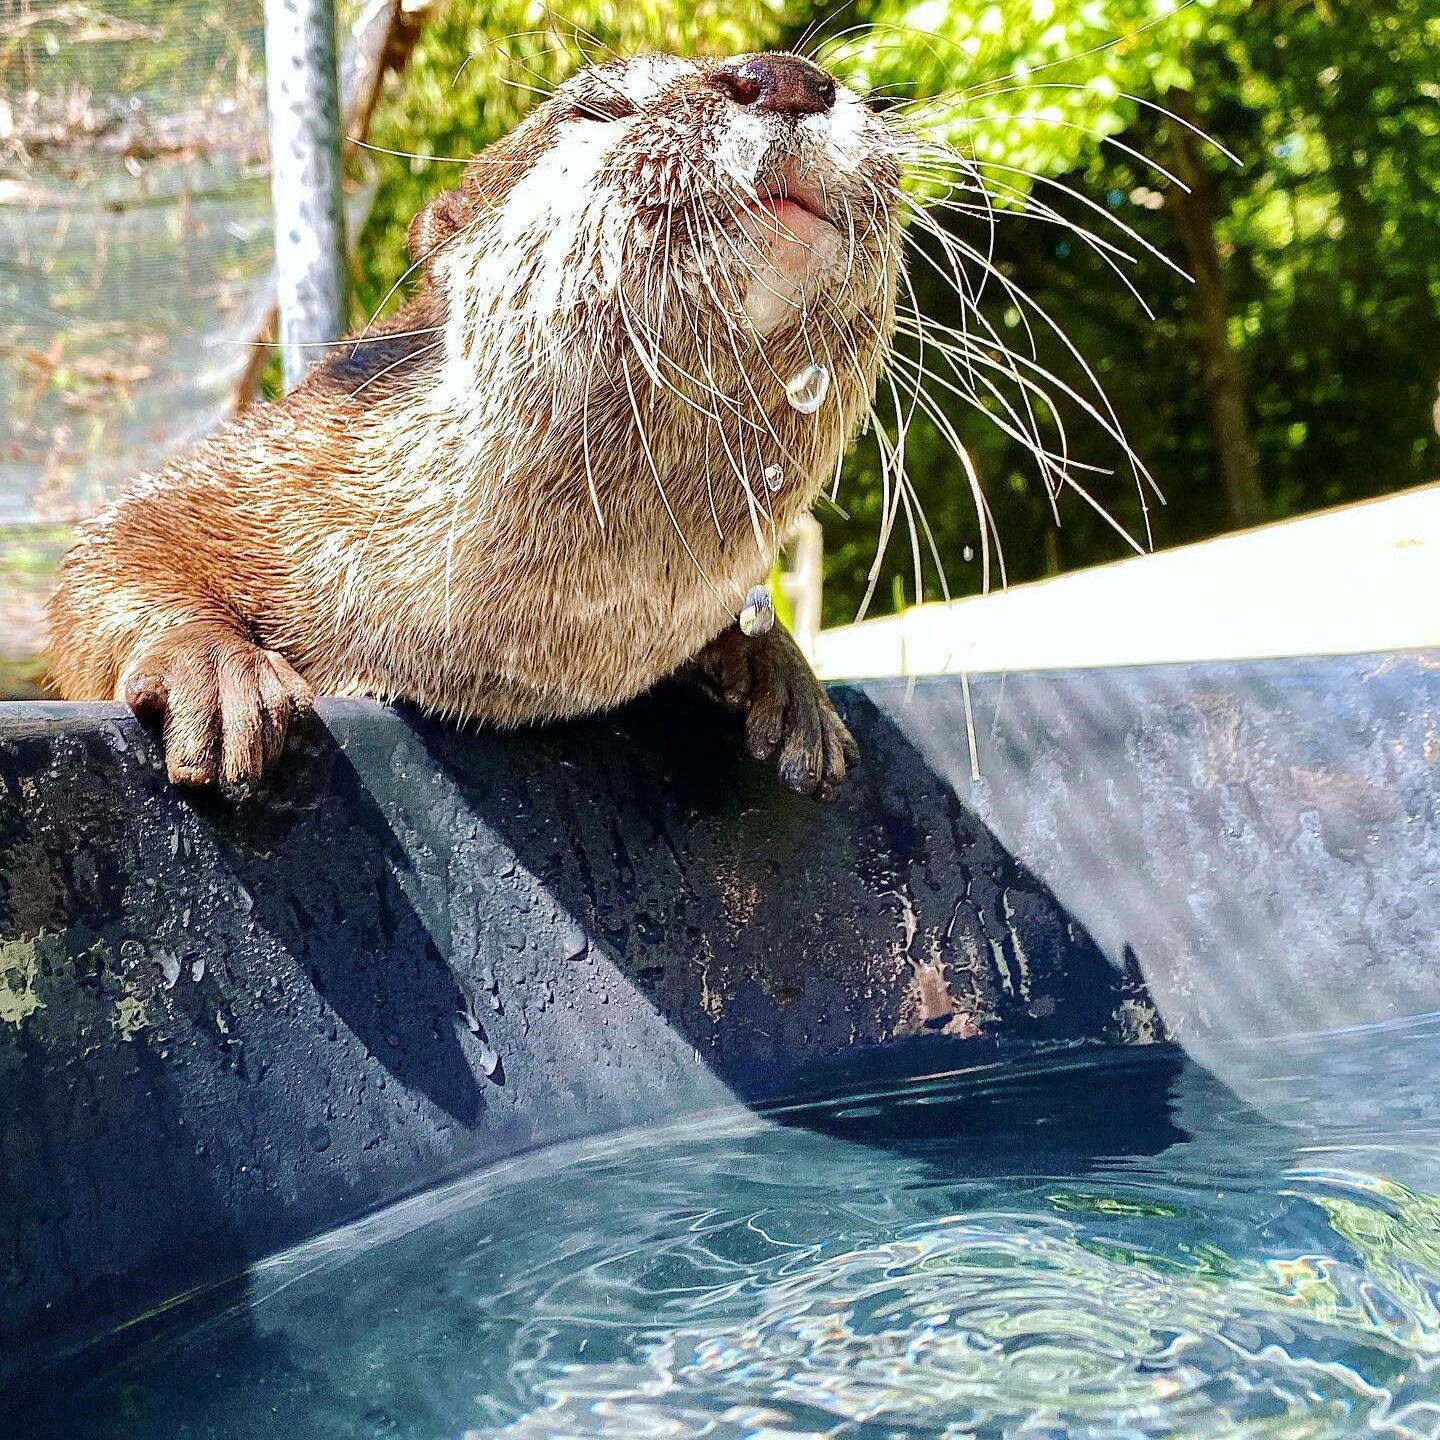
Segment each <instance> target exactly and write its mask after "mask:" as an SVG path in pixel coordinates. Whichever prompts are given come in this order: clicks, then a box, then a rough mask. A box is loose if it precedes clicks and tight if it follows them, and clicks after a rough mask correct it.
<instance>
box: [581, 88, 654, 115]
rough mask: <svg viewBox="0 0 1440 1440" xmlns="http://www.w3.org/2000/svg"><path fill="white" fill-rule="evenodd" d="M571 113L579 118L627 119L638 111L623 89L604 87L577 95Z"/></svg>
mask: <svg viewBox="0 0 1440 1440" xmlns="http://www.w3.org/2000/svg"><path fill="white" fill-rule="evenodd" d="M571 113H572V114H573V115H574V116H575V118H576V119H579V120H628V119H630V117H631V116H632V115H638V114H639V113H640V111H639V108H638V107H637V106H636V104H635V102H634V101H633V100H632V99H631V98H630V97H629V96H628V95H627V94H625V92H624V91H623V90H614V89H609V88H605V89H598V90H591V91H589V92H588V93H587V94H584V95H577V96H576V97H575V103H574V106H573V107H572V110H571Z"/></svg>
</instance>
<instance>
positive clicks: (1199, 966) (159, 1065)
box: [0, 654, 1440, 1395]
mask: <svg viewBox="0 0 1440 1440" xmlns="http://www.w3.org/2000/svg"><path fill="white" fill-rule="evenodd" d="M969 695H970V703H969V704H968V706H967V703H966V699H965V696H964V693H963V690H962V685H961V682H960V680H959V679H958V677H957V678H943V679H932V680H920V681H918V682H906V681H903V680H901V681H883V682H876V683H872V684H867V685H863V686H857V687H848V688H842V689H839V690H837V692H836V699H837V702H838V704H839V705H840V707H841V708H842V710H843V711H844V713H845V715H846V717H847V719H848V720H849V722H850V724H851V726H852V728H853V729H854V731H855V733H856V735H857V737H858V739H859V741H860V744H861V748H862V750H863V752H864V757H865V758H864V763H863V766H862V768H861V769H860V771H859V773H858V774H857V775H856V776H855V778H854V780H853V782H852V783H851V784H849V786H848V788H847V789H846V791H845V793H844V795H843V797H842V798H841V799H840V800H839V801H838V802H836V803H835V804H834V805H832V806H829V807H822V806H817V805H815V804H813V803H812V802H809V801H806V800H802V799H799V798H796V797H794V796H791V795H789V794H787V793H786V792H784V791H783V790H781V789H780V788H779V786H778V784H777V783H776V782H775V781H774V780H773V778H772V777H771V775H770V773H769V772H768V770H767V769H766V768H765V767H763V766H759V765H755V764H753V763H752V762H749V761H748V760H746V759H744V758H742V757H741V755H740V753H739V747H738V746H737V743H736V737H735V733H734V728H733V726H732V724H731V723H730V721H729V720H728V719H726V718H724V717H722V716H720V715H719V714H717V713H715V712H713V711H712V710H711V709H709V708H708V707H706V706H704V705H703V704H702V703H700V702H698V701H696V700H694V699H692V698H690V697H688V696H686V695H683V694H679V693H675V694H661V695H657V696H655V697H653V698H651V699H649V700H647V701H646V702H644V703H643V704H640V705H637V706H635V707H633V708H632V709H630V710H629V711H627V712H624V713H623V714H620V715H616V716H613V717H608V718H605V719H601V720H597V721H594V722H591V723H587V724H583V725H574V726H565V727H557V728H553V729H549V730H545V731H543V732H536V733H533V734H527V735H521V736H512V737H496V736H493V735H473V734H462V733H457V732H454V731H452V730H450V729H447V728H445V727H442V726H439V725H436V724H433V723H430V722H428V721H424V720H421V719H418V718H416V717H415V716H413V715H408V714H405V713H402V712H397V711H394V710H387V709H382V708H380V707H378V706H375V705H372V704H368V703H360V702H343V701H336V702H330V703H327V704H323V705H322V706H321V707H320V712H319V719H318V721H317V723H316V724H315V726H314V727H313V731H312V732H311V733H310V734H308V735H307V736H306V737H304V739H303V740H301V741H300V742H299V743H298V744H297V745H296V746H295V747H294V748H293V750H292V753H291V754H290V755H289V756H288V757H287V759H286V762H285V764H284V767H283V771H282V773H281V774H280V776H279V777H278V780H277V783H276V785H275V789H274V792H273V794H272V795H271V796H270V797H269V798H268V799H266V800H264V801H263V802H260V803H257V804H254V805H251V806H248V807H245V808H243V809H239V810H232V809H229V808H227V807H225V806H224V805H222V804H220V803H218V802H215V803H211V802H205V801H195V802H192V801H187V800H184V799H181V798H179V797H178V796H177V795H176V794H175V793H174V792H172V791H171V790H170V789H169V788H168V787H167V785H166V784H165V781H164V776H163V770H162V768H161V763H160V757H159V753H158V747H157V745H156V744H155V742H154V741H153V739H152V738H151V737H149V736H148V735H147V734H146V733H145V731H143V730H142V729H141V728H140V727H139V726H138V725H137V724H136V723H134V722H133V721H132V720H131V719H130V718H129V717H128V715H127V714H126V713H125V712H124V711H123V710H122V709H121V708H119V707H116V706H65V705H46V704H28V703H25V704H11V705H5V706H0V1333H3V1335H4V1337H5V1354H6V1363H7V1368H8V1369H9V1370H10V1371H11V1374H12V1380H11V1384H12V1387H13V1386H14V1385H18V1384H19V1383H20V1378H19V1377H20V1376H21V1375H24V1376H26V1377H28V1378H33V1376H34V1365H35V1357H36V1356H37V1355H41V1354H44V1353H51V1352H52V1351H53V1349H54V1347H55V1346H56V1345H57V1343H58V1342H59V1341H60V1340H61V1339H65V1338H70V1339H75V1338H83V1337H85V1336H86V1335H91V1334H98V1333H101V1332H103V1331H104V1330H105V1329H106V1327H107V1326H109V1325H111V1324H113V1323H114V1322H115V1321H116V1320H118V1319H121V1318H125V1317H132V1316H135V1315H137V1314H139V1313H141V1312H143V1311H145V1310H146V1309H147V1308H148V1307H153V1306H155V1305H159V1304H162V1303H163V1302H165V1301H167V1300H168V1299H170V1298H171V1297H174V1296H176V1295H178V1294H181V1293H184V1292H189V1291H193V1290H194V1289H195V1288H196V1287H200V1286H204V1285H206V1284H209V1283H212V1282H217V1281H221V1280H224V1279H225V1278H227V1277H232V1276H234V1275H236V1274H239V1273H242V1272H243V1271H244V1270H245V1268H246V1266H247V1265H248V1264H250V1263H252V1262H254V1261H256V1260H258V1259H259V1258H260V1257H262V1256H265V1255H268V1254H271V1253H273V1252H274V1251H276V1250H277V1249H278V1248H280V1247H282V1246H285V1245H287V1244H291V1243H293V1242H295V1241H297V1240H300V1239H303V1238H305V1237H307V1236H311V1235H315V1234H318V1233H320V1232H322V1231H324V1230H327V1229H329V1228H330V1227H333V1226H335V1225H337V1224H340V1223H342V1222H344V1221H347V1220H349V1219H352V1218H354V1217H356V1216H357V1215H360V1214H363V1213H365V1212H368V1211H371V1210H373V1209H375V1208H376V1207H377V1206H380V1205H382V1204H385V1203H387V1202H389V1201H392V1200H394V1199H396V1198H397V1197H400V1196H402V1195H406V1194H410V1193H413V1192H416V1191H418V1190H421V1189H423V1188H425V1187H427V1186H430V1185H433V1184H435V1183H437V1182H438V1181H440V1180H442V1179H444V1178H446V1177H450V1176H454V1175H458V1174H461V1173H463V1172H465V1171H467V1170H469V1169H471V1168H473V1167H475V1166H476V1165H478V1164H481V1163H484V1162H489V1161H493V1160H495V1159H497V1158H499V1157H502V1156H506V1155H510V1154H513V1153H516V1152H519V1151H522V1150H529V1149H534V1148H536V1147H541V1146H545V1145H549V1144H553V1143H555V1142H558V1141H562V1140H568V1139H573V1138H575V1137H581V1136H587V1135H596V1134H603V1133H605V1132H607V1131H611V1130H615V1129H619V1128H621V1127H626V1126H634V1125H636V1124H639V1123H645V1122H650V1121H660V1120H664V1119H667V1118H673V1117H675V1116H677V1115H682V1114H685V1113H686V1112H689V1111H696V1112H699V1111H704V1110H707V1109H713V1108H715V1107H717V1106H720V1105H723V1104H733V1103H734V1101H735V1100H736V1099H738V1100H739V1101H741V1102H744V1103H746V1104H754V1103H757V1102H760V1101H763V1100H766V1099H773V1098H775V1097H779V1096H792V1097H793V1096H796V1095H804V1094H805V1093H820V1092H821V1091H823V1089H824V1087H825V1085H826V1083H827V1075H829V1074H831V1073H833V1072H834V1071H835V1069H836V1067H838V1066H844V1065H847V1064H850V1063H852V1062H853V1059H854V1057H855V1056H856V1054H857V1053H861V1052H863V1053H864V1056H865V1063H866V1064H868V1065H870V1066H872V1067H874V1068H876V1070H877V1073H883V1072H885V1071H886V1069H887V1067H888V1068H889V1069H890V1070H893V1072H894V1073H896V1074H901V1073H913V1072H915V1071H916V1070H917V1069H923V1068H925V1067H930V1068H935V1067H939V1066H944V1065H954V1064H960V1063H968V1062H969V1061H971V1060H973V1059H975V1058H977V1057H981V1056H992V1057H1006V1056H1020V1055H1025V1054H1028V1053H1031V1052H1033V1051H1035V1050H1036V1049H1037V1048H1040V1049H1044V1048H1053V1047H1057V1046H1067V1045H1071V1046H1073V1045H1083V1044H1090V1045H1100V1044H1105V1045H1155V1044H1167V1043H1168V1044H1177V1043H1178V1044H1183V1045H1184V1047H1185V1048H1186V1050H1187V1051H1188V1052H1189V1053H1190V1055H1191V1056H1192V1057H1194V1058H1195V1059H1196V1060H1198V1061H1199V1062H1200V1063H1202V1064H1204V1065H1206V1066H1208V1067H1210V1068H1211V1069H1212V1070H1213V1071H1214V1073H1216V1074H1217V1075H1218V1076H1219V1077H1220V1078H1221V1079H1222V1080H1223V1081H1224V1083H1225V1084H1226V1085H1227V1086H1229V1087H1231V1089H1232V1090H1233V1091H1234V1092H1235V1093H1236V1094H1237V1095H1240V1096H1242V1097H1243V1098H1245V1099H1246V1100H1247V1101H1249V1102H1250V1103H1252V1104H1256V1105H1259V1106H1261V1107H1262V1108H1266V1109H1268V1110H1269V1111H1276V1110H1285V1109H1286V1107H1289V1108H1290V1109H1291V1110H1293V1109H1294V1108H1295V1107H1297V1106H1298V1107H1301V1108H1303V1107H1305V1106H1307V1105H1312V1106H1313V1105H1323V1104H1325V1103H1329V1102H1328V1100H1327V1096H1328V1095H1329V1094H1330V1092H1329V1091H1327V1088H1326V1077H1325V1075H1324V1074H1323V1073H1320V1072H1321V1071H1323V1068H1324V1067H1323V1064H1320V1063H1319V1062H1317V1061H1316V1060H1315V1059H1314V1058H1313V1056H1314V1055H1315V1054H1316V1053H1319V1054H1321V1055H1322V1056H1323V1053H1324V1052H1323V1049H1322V1050H1321V1051H1320V1052H1315V1051H1314V1050H1313V1047H1312V1050H1311V1051H1307V1052H1306V1053H1307V1054H1310V1055H1311V1056H1312V1058H1311V1059H1310V1060H1309V1061H1307V1062H1306V1063H1305V1064H1303V1065H1298V1066H1297V1063H1296V1062H1295V1060H1294V1054H1293V1053H1292V1052H1291V1051H1287V1049H1286V1045H1285V1043H1284V1042H1285V1039H1286V1037H1294V1036H1296V1035H1304V1034H1314V1033H1318V1032H1328V1031H1334V1030H1336V1029H1339V1028H1344V1027H1354V1026H1359V1025H1365V1024H1369V1023H1375V1022H1388V1023H1392V1024H1393V1023H1395V1022H1397V1021H1403V1020H1404V1019H1405V1018H1406V1017H1413V1016H1423V1015H1425V1014H1426V1013H1427V1012H1431V1011H1436V1010H1440V654H1396V655H1384V656H1372V657H1348V658H1328V659H1307V660H1277V661H1269V662H1247V663H1243V664H1207V665H1186V666H1174V667H1168V668H1156V669H1140V670H1107V671H1093V672H1078V673H1069V674H1059V673H1057V674H1037V675H1010V676H1006V677H999V676H993V677H971V679H970V682H969ZM972 742H973V759H974V762H975V763H974V767H973V768H974V770H975V771H976V772H978V778H976V775H972ZM1377 1063H1381V1064H1382V1065H1383V1055H1381V1056H1380V1057H1378V1061H1377ZM1317 1066H1318V1068H1317ZM1392 1090H1393V1087H1392V1088H1391V1089H1390V1090H1387V1081H1386V1079H1385V1076H1384V1074H1383V1071H1382V1072H1381V1073H1379V1074H1377V1076H1376V1077H1375V1078H1374V1082H1373V1084H1370V1085H1369V1086H1368V1087H1367V1088H1366V1090H1365V1092H1364V1093H1365V1094H1367V1095H1369V1096H1370V1097H1371V1098H1372V1099H1373V1101H1374V1103H1375V1104H1376V1105H1377V1106H1379V1107H1380V1108H1382V1109H1383V1108H1384V1104H1385V1101H1386V1097H1387V1095H1389V1094H1390V1093H1392ZM1346 1095H1347V1099H1346V1102H1345V1103H1347V1104H1349V1105H1353V1104H1355V1103H1356V1101H1355V1095H1356V1090H1355V1087H1354V1086H1350V1087H1349V1088H1348V1089H1347V1090H1346ZM11 1393H12V1395H13V1394H14V1393H16V1392H15V1390H14V1389H13V1388H12V1390H11Z"/></svg>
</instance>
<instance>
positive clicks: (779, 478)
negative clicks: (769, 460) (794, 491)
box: [765, 465, 785, 495]
mask: <svg viewBox="0 0 1440 1440" xmlns="http://www.w3.org/2000/svg"><path fill="white" fill-rule="evenodd" d="M784 483H785V472H784V471H783V470H781V468H780V467H779V466H778V465H767V466H766V467H765V488H766V489H767V490H768V491H769V492H770V493H771V494H772V495H778V494H779V493H780V487H781V486H782V485H783V484H784Z"/></svg>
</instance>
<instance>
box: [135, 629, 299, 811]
mask: <svg viewBox="0 0 1440 1440" xmlns="http://www.w3.org/2000/svg"><path fill="white" fill-rule="evenodd" d="M120 693H121V694H122V696H123V697H124V700H125V703H126V704H127V705H129V706H130V708H131V709H132V710H133V711H134V712H135V714H136V715H137V716H139V717H140V718H141V719H142V720H145V719H161V720H163V722H164V740H165V768H166V770H167V771H168V773H169V775H170V779H171V780H172V781H174V783H175V784H177V785H219V787H220V789H221V791H222V792H223V793H224V794H225V795H226V796H227V797H229V798H231V799H236V800H240V799H245V798H247V797H248V796H250V795H252V794H253V793H254V791H255V787H256V785H257V784H258V783H259V780H260V777H261V775H262V774H263V773H264V772H265V771H266V770H267V769H268V768H269V767H270V766H271V765H273V764H274V763H275V762H276V760H278V759H279V757H280V755H281V752H282V751H283V750H284V748H285V737H286V735H287V734H288V733H289V730H290V726H291V724H292V723H293V722H294V721H295V720H296V719H297V718H298V717H299V716H302V715H306V714H308V713H309V712H310V710H311V708H312V706H313V705H314V701H315V695H314V692H313V691H312V690H311V688H310V686H309V684H307V683H306V681H305V680H304V679H302V678H301V676H300V675H299V674H298V673H297V672H296V671H295V670H294V669H293V668H292V666H291V665H290V664H289V662H288V661H287V660H285V659H284V657H283V656H281V655H277V654H276V653H275V651H273V650H262V649H261V648H260V647H259V646H258V645H255V644H252V643H251V642H250V641H248V640H246V639H243V638H242V637H241V636H239V635H237V634H236V633H235V632H234V631H233V630H231V629H230V628H229V627H228V626H225V625H223V624H220V623H218V622H211V621H202V622H196V623H194V624H189V625H180V626H177V627H176V628H175V629H173V630H168V631H166V632H165V633H164V634H162V635H161V636H160V637H159V638H158V639H157V640H155V641H154V642H152V643H151V644H150V645H148V646H147V647H145V648H144V649H143V650H141V651H140V652H139V653H138V654H137V655H136V656H135V657H134V658H133V659H132V660H131V661H130V663H129V664H128V665H127V666H126V667H125V670H124V673H123V675H122V677H121V685H120Z"/></svg>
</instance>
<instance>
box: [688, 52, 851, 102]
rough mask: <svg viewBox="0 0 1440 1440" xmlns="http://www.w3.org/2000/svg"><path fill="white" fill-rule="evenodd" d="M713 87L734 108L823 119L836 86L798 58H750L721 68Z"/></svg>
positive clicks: (768, 56)
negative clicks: (721, 92) (748, 108)
mask: <svg viewBox="0 0 1440 1440" xmlns="http://www.w3.org/2000/svg"><path fill="white" fill-rule="evenodd" d="M715 83H716V84H717V85H718V86H719V87H720V88H721V89H722V90H723V91H724V92H725V93H726V94H727V95H728V96H729V97H730V98H731V99H732V100H733V101H735V103H736V104H737V105H749V106H751V107H753V108H754V109H756V110H764V111H766V112H767V113H769V114H773V115H823V114H824V113H825V112H826V111H827V110H828V109H829V108H830V107H831V106H832V105H833V104H834V103H835V82H834V81H833V80H832V79H831V78H830V77H829V76H828V75H827V74H826V73H825V72H824V71H823V70H822V69H821V68H820V67H819V66H818V65H812V64H811V63H810V62H809V61H808V60H802V59H801V58H800V56H798V55H752V56H751V57H750V58H749V59H748V60H742V61H739V62H732V63H730V64H728V65H722V66H721V67H720V68H719V69H718V70H717V71H716V72H715Z"/></svg>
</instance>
